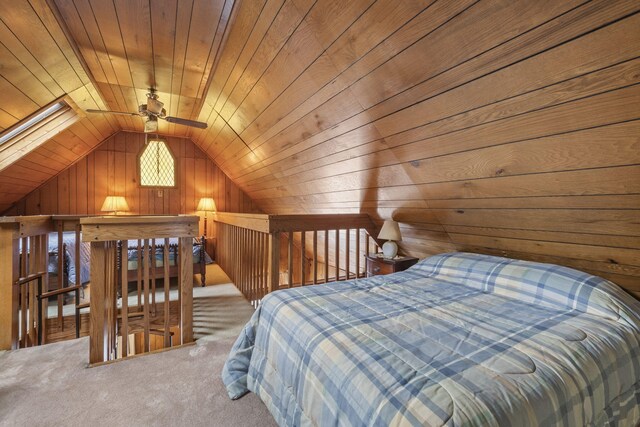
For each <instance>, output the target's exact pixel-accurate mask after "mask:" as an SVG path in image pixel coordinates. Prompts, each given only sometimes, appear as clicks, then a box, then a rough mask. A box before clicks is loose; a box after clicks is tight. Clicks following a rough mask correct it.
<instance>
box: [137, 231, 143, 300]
mask: <svg viewBox="0 0 640 427" xmlns="http://www.w3.org/2000/svg"><path fill="white" fill-rule="evenodd" d="M137 250H138V262H137V264H138V265H137V267H138V311H140V309H141V308H142V240H140V239H138V249H137Z"/></svg>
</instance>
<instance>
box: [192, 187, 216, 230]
mask: <svg viewBox="0 0 640 427" xmlns="http://www.w3.org/2000/svg"><path fill="white" fill-rule="evenodd" d="M196 210H198V211H202V212H204V237H207V212H215V211H216V202H215V201H214V200H213V199H212V198H211V197H203V198H202V199H200V202H199V203H198V208H197V209H196Z"/></svg>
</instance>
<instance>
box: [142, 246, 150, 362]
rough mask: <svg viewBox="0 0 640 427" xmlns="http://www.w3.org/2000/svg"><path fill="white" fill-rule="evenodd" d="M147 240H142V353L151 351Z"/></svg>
mask: <svg viewBox="0 0 640 427" xmlns="http://www.w3.org/2000/svg"><path fill="white" fill-rule="evenodd" d="M150 250H151V248H150V247H149V239H144V248H143V249H142V274H143V279H142V281H143V286H144V301H143V304H142V312H143V322H144V351H145V352H147V351H151V342H150V340H149V254H150Z"/></svg>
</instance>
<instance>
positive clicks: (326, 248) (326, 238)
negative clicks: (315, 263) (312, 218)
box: [324, 230, 329, 283]
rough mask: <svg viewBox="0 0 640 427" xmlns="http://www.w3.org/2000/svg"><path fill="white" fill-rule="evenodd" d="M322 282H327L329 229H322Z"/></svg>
mask: <svg viewBox="0 0 640 427" xmlns="http://www.w3.org/2000/svg"><path fill="white" fill-rule="evenodd" d="M324 283H329V230H324Z"/></svg>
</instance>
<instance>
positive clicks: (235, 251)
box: [233, 227, 242, 292]
mask: <svg viewBox="0 0 640 427" xmlns="http://www.w3.org/2000/svg"><path fill="white" fill-rule="evenodd" d="M239 240H240V230H239V229H238V227H233V258H234V259H235V262H234V268H233V281H234V282H236V283H237V284H238V288H239V289H240V292H242V283H240V280H239V279H240V277H238V266H239V265H240V250H239V248H240V243H239Z"/></svg>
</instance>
